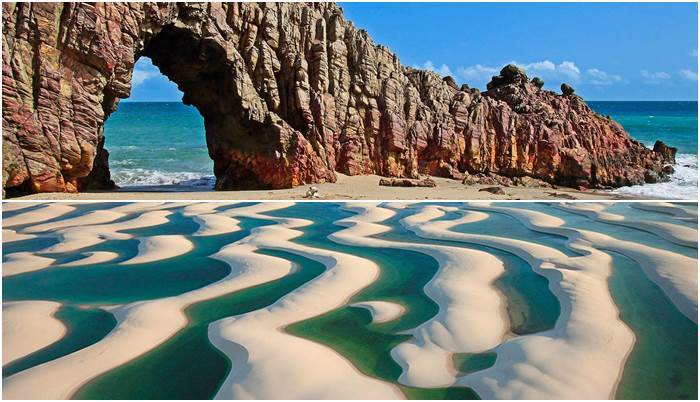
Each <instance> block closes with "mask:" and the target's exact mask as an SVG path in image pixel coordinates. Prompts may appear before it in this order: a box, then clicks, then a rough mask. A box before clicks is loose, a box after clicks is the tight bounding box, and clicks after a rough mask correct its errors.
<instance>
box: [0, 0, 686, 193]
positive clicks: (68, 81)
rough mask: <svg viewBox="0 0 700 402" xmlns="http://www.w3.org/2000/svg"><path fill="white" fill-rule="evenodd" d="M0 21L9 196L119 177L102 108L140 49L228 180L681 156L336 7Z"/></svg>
mask: <svg viewBox="0 0 700 402" xmlns="http://www.w3.org/2000/svg"><path fill="white" fill-rule="evenodd" d="M2 20H3V54H2V60H3V77H2V79H3V88H2V98H3V110H2V116H3V121H2V127H3V189H4V190H7V191H8V194H10V193H15V192H43V191H79V190H82V189H87V188H108V187H109V186H110V185H111V183H110V179H109V169H108V164H107V153H106V152H105V150H104V149H103V147H102V144H103V138H104V135H103V127H104V121H105V119H107V118H108V117H109V115H110V114H111V113H112V112H113V111H114V110H116V108H117V103H118V101H119V99H120V98H125V97H128V96H129V94H130V91H131V77H132V71H133V67H134V63H135V62H136V60H137V59H138V58H139V57H141V56H147V57H150V58H151V59H152V61H153V64H155V65H156V66H158V67H159V68H160V70H161V72H163V73H164V74H165V75H166V76H167V77H168V78H170V79H171V80H173V81H174V82H175V83H176V84H177V85H178V87H179V88H180V89H181V90H182V91H183V93H184V97H183V102H184V103H186V104H190V105H194V106H196V107H197V109H198V110H199V112H200V113H201V114H202V116H203V117H204V124H205V129H206V136H207V144H208V147H209V154H210V156H211V157H212V159H213V160H214V173H215V175H216V177H217V182H216V188H217V189H236V188H243V187H246V188H251V187H258V188H281V187H290V186H295V185H300V184H303V183H314V182H323V181H334V180H335V172H336V171H338V172H342V173H345V174H350V175H357V174H369V173H375V174H379V175H383V176H393V177H406V178H417V177H418V175H419V173H425V174H433V175H440V176H447V177H454V178H461V177H463V176H464V172H468V173H470V174H476V173H484V174H488V173H494V174H498V175H502V176H509V177H512V176H519V177H521V176H532V177H536V178H540V179H542V180H545V181H547V182H551V183H561V184H575V185H583V186H589V187H596V186H621V185H628V184H639V183H643V182H644V180H645V176H646V177H652V175H650V174H649V172H653V173H655V174H657V175H660V176H663V175H664V173H663V167H664V165H668V164H669V163H673V153H670V152H665V151H659V152H655V151H653V150H649V149H647V148H645V147H644V146H643V145H641V144H640V143H638V142H637V141H635V140H633V139H631V138H630V136H629V135H628V134H627V133H626V132H625V131H624V130H623V129H622V127H621V126H619V125H618V124H617V123H615V122H613V121H610V120H608V119H605V118H603V117H601V116H598V115H597V114H595V113H593V112H592V111H591V109H590V108H589V107H588V106H587V105H586V104H585V103H584V102H583V101H582V100H581V99H580V98H579V97H577V96H559V95H557V94H555V93H553V92H550V91H544V90H541V89H540V88H539V87H538V84H537V83H531V82H530V81H528V79H527V76H526V75H525V73H524V72H523V71H522V70H521V69H519V68H517V67H515V66H507V67H506V68H504V69H503V71H501V74H500V75H499V76H496V77H494V79H493V80H492V81H491V82H490V83H489V85H488V90H487V91H486V92H484V93H480V92H479V91H478V90H475V89H470V88H469V87H468V86H464V85H463V86H462V87H461V88H459V89H458V87H457V84H456V82H454V80H453V79H451V78H446V79H443V78H442V77H440V76H439V75H438V74H436V73H433V72H429V71H421V70H416V69H412V68H407V67H403V66H402V65H401V63H400V62H399V60H398V57H396V55H394V54H393V53H391V52H390V51H389V50H388V49H387V48H386V47H383V46H379V45H375V44H373V43H372V41H371V39H370V38H369V37H368V35H367V33H366V32H365V31H363V30H360V29H357V28H355V27H354V26H353V25H352V23H351V22H349V21H347V20H345V19H344V17H343V14H342V11H341V9H340V7H338V6H336V5H335V4H332V3H313V4H301V3H293V4H292V3H281V4H275V3H261V4H255V3H14V4H13V3H3V16H2ZM659 149H661V148H659Z"/></svg>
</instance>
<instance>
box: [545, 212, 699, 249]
mask: <svg viewBox="0 0 700 402" xmlns="http://www.w3.org/2000/svg"><path fill="white" fill-rule="evenodd" d="M558 207H559V208H560V209H565V210H566V211H569V212H573V213H577V214H579V215H584V216H586V217H588V218H590V219H593V220H597V221H599V222H605V223H609V224H612V225H620V226H627V227H631V228H633V229H637V230H642V231H645V232H648V233H651V234H653V235H655V236H659V237H661V238H663V239H666V240H668V241H670V242H672V243H676V244H679V245H681V246H686V247H693V248H697V247H698V231H697V230H695V229H693V228H690V227H688V226H683V225H674V224H672V223H668V222H661V221H650V220H641V219H630V218H627V217H625V216H622V215H619V214H614V213H610V212H607V211H606V208H607V207H608V205H606V204H589V203H576V204H561V205H558Z"/></svg>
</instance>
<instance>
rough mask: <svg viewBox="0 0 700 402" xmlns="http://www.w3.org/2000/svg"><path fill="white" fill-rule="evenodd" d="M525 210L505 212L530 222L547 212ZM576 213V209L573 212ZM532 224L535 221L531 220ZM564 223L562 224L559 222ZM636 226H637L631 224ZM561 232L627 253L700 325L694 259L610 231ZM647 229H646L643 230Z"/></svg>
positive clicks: (565, 208) (561, 232)
mask: <svg viewBox="0 0 700 402" xmlns="http://www.w3.org/2000/svg"><path fill="white" fill-rule="evenodd" d="M554 208H559V209H562V210H564V211H573V210H572V209H570V208H569V207H565V206H563V205H555V206H554ZM521 211H522V210H518V211H514V210H512V209H509V210H508V211H504V212H506V213H509V214H510V215H512V216H513V217H514V218H516V219H519V220H520V221H522V222H523V223H526V224H527V222H528V219H529V218H528V217H531V216H534V215H538V214H540V215H544V214H542V213H538V212H534V211H527V212H521ZM573 212H576V211H573ZM531 223H532V222H531ZM532 226H533V228H535V229H536V230H541V231H546V230H547V229H549V230H551V228H548V227H547V226H544V225H536V224H534V223H532ZM555 226H560V225H555ZM631 227H634V226H631ZM556 230H557V231H558V232H559V233H560V234H563V235H565V236H567V237H569V236H571V235H572V233H573V234H574V235H576V236H580V237H581V238H582V239H584V240H586V241H588V242H590V243H591V244H593V245H594V246H595V247H598V248H601V249H608V250H612V251H616V252H618V253H620V254H623V255H625V256H627V257H629V258H631V259H633V260H634V261H636V262H637V264H639V265H640V267H641V268H642V270H643V271H644V273H645V274H646V275H647V277H649V279H651V280H652V281H654V282H655V283H656V284H657V285H658V286H659V287H660V288H661V290H663V292H664V293H665V294H666V296H668V298H669V299H671V302H672V303H673V304H674V305H675V306H676V308H678V310H680V311H681V313H683V314H684V315H685V316H686V317H688V318H690V319H691V320H692V321H693V322H695V323H696V324H697V322H698V263H697V260H695V259H693V258H689V257H686V256H684V255H681V254H678V253H674V252H671V251H668V250H663V249H659V248H656V247H650V246H647V245H644V244H640V243H633V242H629V241H624V240H618V239H616V238H614V237H611V236H608V235H606V234H602V233H598V232H592V231H587V230H581V229H573V228H558V229H556ZM640 230H644V229H640Z"/></svg>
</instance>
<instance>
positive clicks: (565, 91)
mask: <svg viewBox="0 0 700 402" xmlns="http://www.w3.org/2000/svg"><path fill="white" fill-rule="evenodd" d="M574 92H576V91H575V90H574V88H573V87H572V86H571V85H569V84H566V83H564V84H561V93H562V95H564V96H571V95H573V94H574Z"/></svg>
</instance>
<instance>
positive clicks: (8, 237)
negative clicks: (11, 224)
mask: <svg viewBox="0 0 700 402" xmlns="http://www.w3.org/2000/svg"><path fill="white" fill-rule="evenodd" d="M34 238H36V235H33V234H24V233H17V232H16V231H14V230H12V229H3V230H2V242H3V243H12V242H15V241H22V240H29V239H34Z"/></svg>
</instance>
